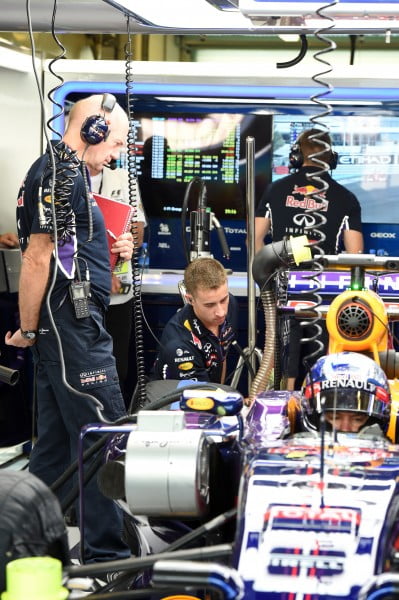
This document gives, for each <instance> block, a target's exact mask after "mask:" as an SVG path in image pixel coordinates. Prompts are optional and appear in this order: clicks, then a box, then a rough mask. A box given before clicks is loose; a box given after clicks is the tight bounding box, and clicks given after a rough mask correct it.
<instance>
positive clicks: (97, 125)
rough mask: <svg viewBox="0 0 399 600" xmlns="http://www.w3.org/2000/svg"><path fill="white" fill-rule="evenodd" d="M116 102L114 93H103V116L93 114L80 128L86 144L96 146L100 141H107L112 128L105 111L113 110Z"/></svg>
mask: <svg viewBox="0 0 399 600" xmlns="http://www.w3.org/2000/svg"><path fill="white" fill-rule="evenodd" d="M115 104H116V98H115V96H113V95H112V94H103V99H102V102H101V110H103V111H104V114H103V116H101V115H91V116H90V117H87V119H86V120H85V121H84V123H83V125H82V127H81V128H80V137H81V138H82V140H83V141H84V142H86V144H90V145H91V146H95V145H96V144H99V143H100V142H105V141H106V139H107V138H108V136H109V134H110V132H111V130H110V128H109V127H108V125H107V123H106V120H105V113H106V112H108V113H110V112H112V111H113V109H114V107H115Z"/></svg>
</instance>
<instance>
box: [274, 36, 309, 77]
mask: <svg viewBox="0 0 399 600" xmlns="http://www.w3.org/2000/svg"><path fill="white" fill-rule="evenodd" d="M299 37H300V40H301V47H300V50H299V54H298V56H296V57H295V58H293V59H291V60H287V62H281V63H276V67H277V69H286V68H288V67H293V66H294V65H297V64H298V63H299V62H301V60H302V59H303V58H304V56H305V55H306V52H307V51H308V40H307V37H306V35H304V34H302V35H300V36H299Z"/></svg>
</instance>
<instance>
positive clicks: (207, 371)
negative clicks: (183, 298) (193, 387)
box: [151, 295, 236, 383]
mask: <svg viewBox="0 0 399 600" xmlns="http://www.w3.org/2000/svg"><path fill="white" fill-rule="evenodd" d="M235 302H236V301H235V298H234V297H232V296H231V295H230V301H229V308H228V312H227V318H226V320H225V322H224V323H223V325H221V326H220V328H219V336H216V335H214V334H213V333H212V332H211V331H209V329H207V328H206V327H205V326H204V325H203V323H202V322H201V321H200V320H199V319H198V318H197V317H196V316H195V313H194V310H193V307H192V306H191V304H185V305H184V306H183V308H182V309H181V310H179V311H177V313H176V314H175V315H173V317H172V318H171V319H170V320H169V321H168V323H167V324H166V326H165V328H164V330H163V333H162V337H161V343H160V349H159V352H158V356H157V358H156V360H155V363H154V367H153V372H152V374H151V379H153V380H157V379H194V380H196V381H211V382H213V383H220V382H221V381H220V380H221V377H222V367H223V361H224V360H225V358H226V354H227V351H228V349H229V347H230V344H231V342H232V341H233V340H234V339H235V337H236V336H235V332H234V329H233V325H232V323H234V311H235V309H236V304H235Z"/></svg>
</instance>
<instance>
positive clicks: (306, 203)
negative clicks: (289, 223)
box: [285, 185, 328, 211]
mask: <svg viewBox="0 0 399 600" xmlns="http://www.w3.org/2000/svg"><path fill="white" fill-rule="evenodd" d="M294 194H295V195H296V196H297V195H300V196H305V197H304V198H303V199H301V200H299V199H298V198H295V197H294ZM311 194H314V195H313V196H311ZM320 198H322V201H318V200H319V199H320ZM285 205H286V206H288V207H290V208H303V209H305V210H306V209H308V210H309V209H310V210H324V211H326V210H327V209H328V202H327V200H325V192H324V191H320V190H319V189H318V188H316V187H314V186H313V185H302V186H299V185H295V186H294V189H293V190H292V194H291V195H289V196H287V198H286V201H285Z"/></svg>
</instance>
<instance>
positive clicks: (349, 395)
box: [306, 386, 389, 419]
mask: <svg viewBox="0 0 399 600" xmlns="http://www.w3.org/2000/svg"><path fill="white" fill-rule="evenodd" d="M309 388H312V386H308V389H307V390H306V392H307V394H306V396H307V397H308V399H310V395H309V392H311V389H309ZM314 392H315V393H314V394H313V402H312V404H313V407H314V409H316V412H318V413H321V412H322V411H335V410H342V411H351V412H360V413H363V414H366V415H368V416H370V417H376V418H377V419H378V418H382V417H386V416H387V413H388V412H389V399H388V397H387V394H386V392H385V390H382V392H383V393H381V394H379V388H377V389H376V390H375V392H374V393H371V392H367V391H365V390H354V389H339V388H334V389H327V390H322V391H317V390H316V389H315V390H314Z"/></svg>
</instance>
